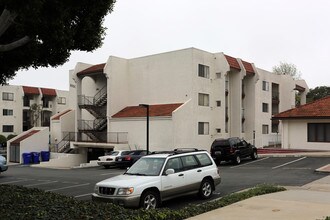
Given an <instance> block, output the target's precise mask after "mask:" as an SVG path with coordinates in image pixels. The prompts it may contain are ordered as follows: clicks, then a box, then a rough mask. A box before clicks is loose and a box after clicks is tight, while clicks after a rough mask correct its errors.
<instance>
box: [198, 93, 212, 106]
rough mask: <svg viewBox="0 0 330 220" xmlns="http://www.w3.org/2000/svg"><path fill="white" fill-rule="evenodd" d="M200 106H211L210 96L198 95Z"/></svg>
mask: <svg viewBox="0 0 330 220" xmlns="http://www.w3.org/2000/svg"><path fill="white" fill-rule="evenodd" d="M198 105H199V106H209V94H203V93H198Z"/></svg>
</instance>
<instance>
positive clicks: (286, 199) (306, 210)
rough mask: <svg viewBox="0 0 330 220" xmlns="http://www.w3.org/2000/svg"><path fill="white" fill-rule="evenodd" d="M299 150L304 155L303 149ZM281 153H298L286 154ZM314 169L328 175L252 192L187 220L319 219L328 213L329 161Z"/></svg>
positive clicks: (329, 210)
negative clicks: (283, 187)
mask: <svg viewBox="0 0 330 220" xmlns="http://www.w3.org/2000/svg"><path fill="white" fill-rule="evenodd" d="M302 154H303V155H304V153H302ZM310 154H311V153H309V156H310ZM328 155H330V154H328ZM265 156H266V155H265ZM272 156H276V155H272ZM278 156H280V155H278ZM282 156H298V155H297V154H294V155H287V154H286V155H282ZM301 156H302V155H301ZM329 161H330V160H329ZM316 171H317V172H326V173H328V174H329V175H328V176H326V177H324V178H322V179H319V180H316V181H314V182H311V183H309V184H306V185H304V186H302V187H294V188H293V187H289V188H287V191H283V192H278V193H272V194H267V195H262V196H256V197H253V198H250V199H247V200H243V201H241V202H237V203H235V204H232V205H229V206H226V207H223V208H219V209H215V210H213V211H210V212H206V213H204V214H201V215H198V216H194V217H192V218H189V220H219V219H230V220H241V219H244V220H246V219H251V220H259V219H260V220H264V219H268V220H272V219H276V220H278V219H290V220H291V219H299V220H302V219H306V220H307V219H308V220H310V219H313V220H323V219H325V218H326V217H327V216H329V217H330V164H329V165H326V166H324V167H321V168H319V169H317V170H316Z"/></svg>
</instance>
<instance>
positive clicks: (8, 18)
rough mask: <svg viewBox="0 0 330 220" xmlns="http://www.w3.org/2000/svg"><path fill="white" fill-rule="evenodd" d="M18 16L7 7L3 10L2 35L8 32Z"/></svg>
mask: <svg viewBox="0 0 330 220" xmlns="http://www.w3.org/2000/svg"><path fill="white" fill-rule="evenodd" d="M16 17H17V14H16V13H15V12H13V13H11V12H10V11H8V10H7V9H4V10H3V11H2V14H1V16H0V36H2V35H3V33H5V32H6V30H7V29H8V28H9V27H10V25H11V24H12V23H13V22H14V19H15V18H16Z"/></svg>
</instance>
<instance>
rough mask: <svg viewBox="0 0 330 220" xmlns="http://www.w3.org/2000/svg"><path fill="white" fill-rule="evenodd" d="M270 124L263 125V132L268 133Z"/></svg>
mask: <svg viewBox="0 0 330 220" xmlns="http://www.w3.org/2000/svg"><path fill="white" fill-rule="evenodd" d="M268 133H269V131H268V125H262V134H268Z"/></svg>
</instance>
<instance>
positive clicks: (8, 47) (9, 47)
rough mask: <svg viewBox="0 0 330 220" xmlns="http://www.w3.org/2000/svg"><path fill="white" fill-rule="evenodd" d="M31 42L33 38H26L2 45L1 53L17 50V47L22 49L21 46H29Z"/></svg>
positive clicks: (0, 46) (0, 47)
mask: <svg viewBox="0 0 330 220" xmlns="http://www.w3.org/2000/svg"><path fill="white" fill-rule="evenodd" d="M30 40H31V38H30V37H29V36H25V37H23V38H21V39H19V40H17V41H14V42H12V43H9V44H5V45H0V52H6V51H10V50H13V49H16V48H17V47H21V46H23V45H25V44H27V43H28V42H29V41H30Z"/></svg>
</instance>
